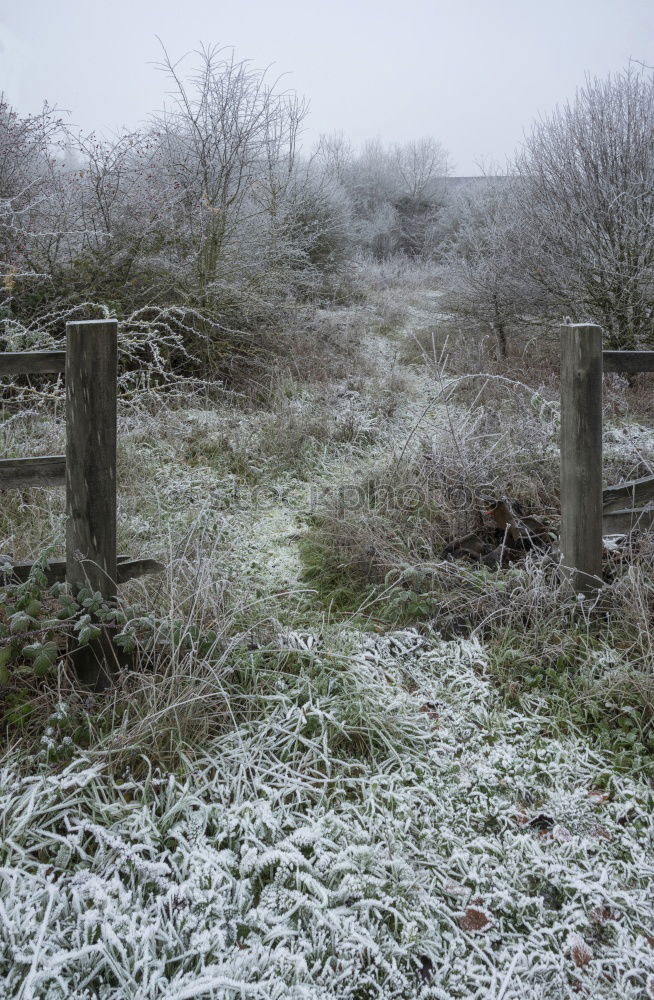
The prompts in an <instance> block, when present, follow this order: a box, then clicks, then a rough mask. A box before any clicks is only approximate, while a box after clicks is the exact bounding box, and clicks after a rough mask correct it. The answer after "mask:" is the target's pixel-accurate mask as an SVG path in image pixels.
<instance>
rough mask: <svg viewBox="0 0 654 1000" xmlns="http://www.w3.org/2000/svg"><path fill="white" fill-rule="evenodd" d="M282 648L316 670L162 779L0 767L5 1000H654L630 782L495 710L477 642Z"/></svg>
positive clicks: (299, 643)
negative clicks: (341, 679) (343, 676)
mask: <svg viewBox="0 0 654 1000" xmlns="http://www.w3.org/2000/svg"><path fill="white" fill-rule="evenodd" d="M325 643H326V644H327V647H328V648H327V649H325V648H324V644H325ZM279 645H280V646H281V649H282V651H283V649H288V650H289V653H290V652H294V653H295V654H298V653H301V654H302V657H304V658H305V660H306V662H307V663H308V662H309V661H310V662H311V664H312V667H311V670H310V671H307V670H306V669H299V670H298V672H297V673H295V674H293V673H288V672H281V673H280V675H279V677H278V684H277V694H276V696H274V697H271V698H270V703H269V710H268V711H267V712H266V713H265V714H264V715H260V716H258V717H257V718H253V719H252V720H251V721H250V722H249V723H247V722H243V723H241V724H240V725H239V726H237V727H236V728H235V729H234V730H232V731H231V732H229V733H228V734H226V735H225V736H224V737H223V738H222V739H220V740H218V741H217V742H215V743H214V745H212V746H211V747H207V752H206V755H205V756H203V757H201V758H200V760H197V761H195V762H194V763H192V764H191V763H189V765H188V767H187V768H186V769H184V770H182V771H181V772H180V773H178V774H177V775H158V774H154V773H153V774H148V775H147V777H145V778H144V779H141V780H136V779H135V778H134V777H130V775H129V774H125V775H122V776H117V775H115V774H114V775H112V774H111V773H108V772H106V771H105V770H103V767H102V764H101V762H98V761H95V762H94V761H93V760H92V759H91V758H89V759H84V758H81V759H79V760H77V761H76V762H75V763H74V764H72V765H71V766H69V767H68V768H67V769H66V770H65V771H64V772H63V773H59V774H53V773H43V774H36V775H31V776H25V775H21V772H20V769H18V768H17V767H16V766H15V765H14V764H13V763H12V761H11V760H7V761H6V763H5V767H4V770H3V772H2V783H1V786H0V816H1V823H2V834H3V836H2V849H1V852H2V853H1V859H2V867H1V868H0V884H1V886H2V889H1V895H0V900H1V903H0V942H1V943H0V971H1V972H2V978H3V985H2V986H1V987H0V996H6V997H16V996H21V997H25V998H28V997H48V998H52V1000H54V998H60V997H61V998H64V997H65V998H71V997H80V998H81V997H100V998H123V997H130V998H132V997H134V998H136V997H143V998H146V997H148V998H149V997H169V998H171V1000H172V998H178V1000H181V998H183V997H187V998H191V997H193V998H195V997H202V996H206V997H215V998H221V1000H236V998H241V997H248V996H253V997H265V998H279V1000H281V998H287V997H288V998H293V997H296V998H298V1000H299V998H316V1000H318V998H321V1000H322V998H327V997H330V998H331V997H334V998H337V997H340V998H345V997H347V998H357V1000H359V998H364V997H365V998H372V997H380V998H381V997H383V998H403V1000H404V998H410V997H422V998H424V1000H427V998H434V1000H436V998H438V1000H450V998H455V997H470V998H478V1000H482V998H483V1000H487V998H489V1000H500V998H502V1000H511V998H518V997H520V998H530V1000H531V998H533V1000H542V998H564V997H575V996H579V995H580V996H593V997H606V998H618V997H620V998H634V1000H636V998H638V1000H641V998H643V997H646V996H647V995H650V994H651V992H652V990H653V989H654V979H653V978H652V976H653V975H654V951H653V945H654V937H653V935H654V923H653V917H652V913H653V912H654V890H653V889H652V878H651V876H652V854H651V849H652V846H653V844H652V840H653V837H654V821H653V819H652V815H653V814H652V806H653V805H654V802H653V798H654V794H653V792H652V788H651V786H650V784H649V783H648V782H647V781H645V780H641V779H640V778H639V776H638V775H637V774H634V775H632V776H630V777H625V776H620V777H618V776H616V774H614V773H613V771H612V768H611V761H610V759H603V758H601V757H598V756H596V755H594V754H593V753H591V752H590V751H589V750H588V748H587V746H586V745H585V744H584V742H583V741H580V740H578V739H575V738H570V739H567V740H565V741H561V740H558V739H552V738H551V736H550V734H549V725H548V720H547V718H544V717H537V716H531V717H526V716H525V715H524V714H518V713H513V712H506V711H504V710H502V709H501V708H500V707H499V705H498V704H497V703H496V700H495V696H494V695H493V693H492V691H491V690H490V689H489V687H488V684H487V682H486V680H485V678H484V670H485V657H484V653H483V651H482V649H481V647H479V646H478V645H477V644H475V643H472V642H465V641H451V642H443V641H441V640H439V639H438V637H437V636H421V635H419V634H418V633H416V632H414V631H410V630H408V631H403V632H397V633H393V634H388V635H386V636H378V637H373V636H371V635H361V634H356V633H353V632H351V631H348V632H345V633H341V634H340V635H335V636H331V637H330V638H329V639H322V640H321V639H320V637H313V638H309V637H308V636H299V635H297V634H293V633H287V634H286V635H285V636H282V637H281V638H280V642H279ZM339 655H340V656H341V657H342V656H347V659H348V668H347V673H348V686H347V688H343V687H342V685H339V684H338V683H337V682H336V680H335V679H333V680H332V683H331V684H326V685H325V684H322V685H321V684H319V683H318V682H317V681H316V678H317V677H319V676H320V667H321V665H323V664H322V661H323V660H324V669H325V671H326V673H327V675H329V674H330V672H331V671H333V666H330V663H332V662H333V658H334V656H339ZM332 676H333V674H332ZM310 677H313V678H314V680H313V681H310ZM344 695H346V697H344ZM357 708H358V711H357ZM384 720H386V722H384ZM339 737H340V740H339ZM337 746H340V750H339V751H338V753H336V752H335V751H336V747H337ZM648 990H649V993H648V992H647V991H648Z"/></svg>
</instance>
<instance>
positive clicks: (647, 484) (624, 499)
mask: <svg viewBox="0 0 654 1000" xmlns="http://www.w3.org/2000/svg"><path fill="white" fill-rule="evenodd" d="M652 500H654V476H643V478H642V479H632V480H630V481H629V482H626V483H618V485H617V486H607V488H606V489H605V490H603V491H602V513H603V514H604V515H606V514H611V513H613V512H614V511H624V510H626V509H629V510H632V509H634V508H637V507H644V506H645V504H647V503H649V502H650V501H652Z"/></svg>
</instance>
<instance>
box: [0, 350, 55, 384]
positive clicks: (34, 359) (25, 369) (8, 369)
mask: <svg viewBox="0 0 654 1000" xmlns="http://www.w3.org/2000/svg"><path fill="white" fill-rule="evenodd" d="M65 370H66V352H65V351H15V352H13V351H12V352H5V353H4V354H0V378H3V377H4V376H6V375H47V374H59V373H63V372H65Z"/></svg>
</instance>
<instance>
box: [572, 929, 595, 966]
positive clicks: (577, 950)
mask: <svg viewBox="0 0 654 1000" xmlns="http://www.w3.org/2000/svg"><path fill="white" fill-rule="evenodd" d="M568 944H569V945H570V956H571V958H572V961H573V962H574V963H575V965H576V966H577V968H578V969H583V968H584V966H585V965H588V963H589V962H590V961H591V960H592V958H593V953H592V951H591V949H590V947H589V946H588V945H587V944H586V942H585V941H584V939H583V938H582V936H581V934H576V933H575V934H571V935H570V937H569V938H568Z"/></svg>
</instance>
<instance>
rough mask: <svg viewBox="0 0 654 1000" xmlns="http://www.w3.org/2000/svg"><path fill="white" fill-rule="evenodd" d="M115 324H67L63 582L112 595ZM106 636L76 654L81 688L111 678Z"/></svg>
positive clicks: (111, 655)
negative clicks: (82, 683)
mask: <svg viewBox="0 0 654 1000" xmlns="http://www.w3.org/2000/svg"><path fill="white" fill-rule="evenodd" d="M117 358H118V323H117V321H116V320H90V321H84V322H76V323H67V324H66V424H67V427H66V515H67V520H66V582H67V583H68V586H69V587H70V589H71V590H72V592H73V594H74V593H75V592H76V591H78V590H79V589H80V587H88V588H89V589H90V590H91V591H94V592H95V591H99V592H100V593H101V594H102V596H103V597H104V598H105V599H106V600H111V599H112V598H113V597H115V594H116V377H117ZM113 661H114V653H113V647H112V644H111V641H110V640H109V638H108V637H107V636H106V635H103V638H102V639H100V640H98V641H97V642H94V643H91V644H89V645H88V646H81V647H79V648H78V649H77V650H75V651H74V653H73V662H74V664H75V667H76V670H77V672H78V675H79V677H80V679H81V680H82V681H84V682H85V683H87V684H92V685H94V686H96V687H98V688H101V687H104V686H106V685H107V684H108V683H109V681H110V678H111V673H112V668H113Z"/></svg>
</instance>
